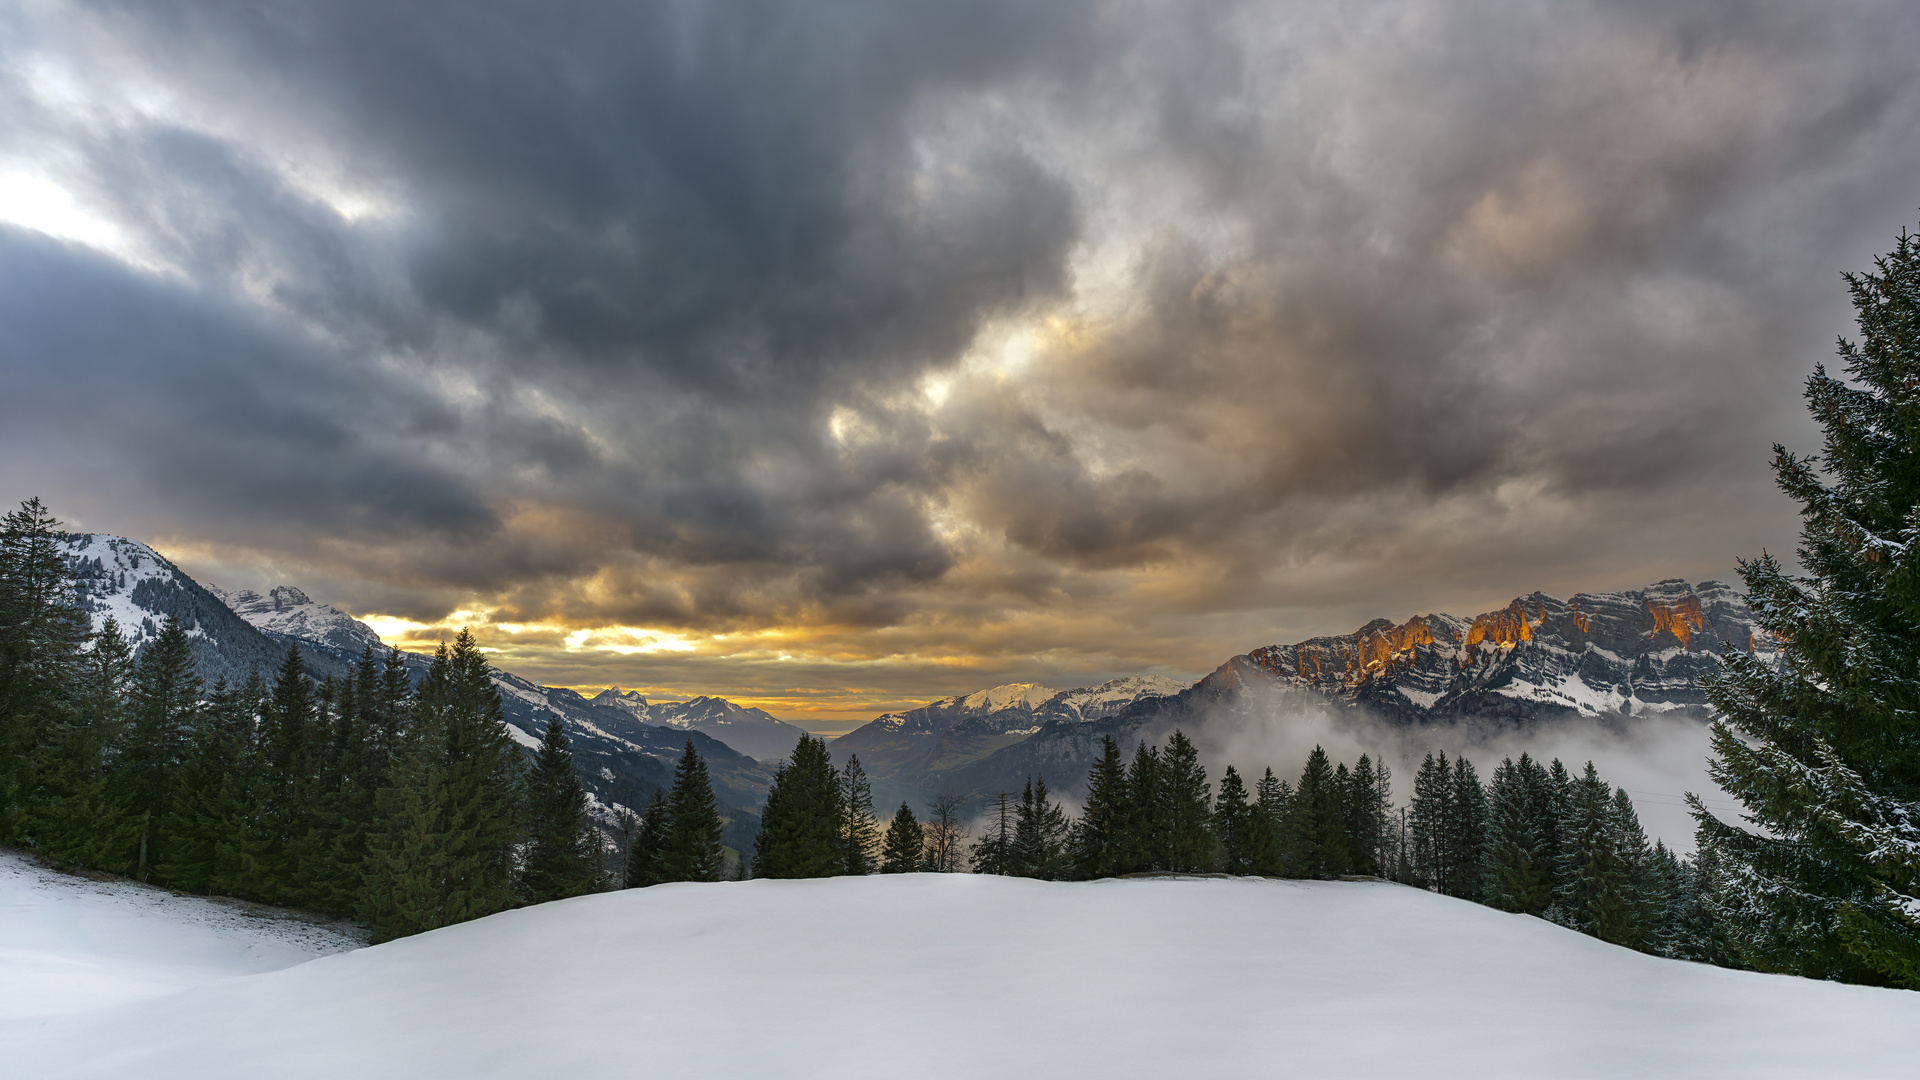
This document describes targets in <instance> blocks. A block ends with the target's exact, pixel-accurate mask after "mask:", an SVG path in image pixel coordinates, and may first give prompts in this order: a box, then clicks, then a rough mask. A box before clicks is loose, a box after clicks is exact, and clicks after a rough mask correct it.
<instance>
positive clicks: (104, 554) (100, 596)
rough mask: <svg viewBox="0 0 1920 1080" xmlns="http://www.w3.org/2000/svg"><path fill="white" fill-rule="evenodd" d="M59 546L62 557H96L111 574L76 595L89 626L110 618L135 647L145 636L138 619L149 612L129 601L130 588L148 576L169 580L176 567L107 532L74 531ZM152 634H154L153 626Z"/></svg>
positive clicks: (197, 632) (135, 542)
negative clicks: (88, 620)
mask: <svg viewBox="0 0 1920 1080" xmlns="http://www.w3.org/2000/svg"><path fill="white" fill-rule="evenodd" d="M60 546H61V554H62V555H64V556H65V557H66V558H68V559H70V560H72V561H74V562H88V561H90V560H95V559H97V560H99V562H100V567H101V569H102V570H104V571H106V572H107V573H108V574H110V575H112V580H110V581H106V582H96V583H95V587H94V588H92V589H89V590H88V591H87V592H86V593H85V594H84V595H82V596H81V598H80V600H81V606H82V607H84V608H86V610H87V614H88V617H89V618H90V619H91V620H92V629H94V630H99V629H100V627H101V626H102V625H104V624H105V623H106V621H107V619H108V617H112V619H113V621H114V622H115V623H116V624H117V625H118V626H119V627H120V634H121V636H122V637H125V638H126V639H127V643H128V644H129V645H131V646H133V647H135V648H138V647H139V646H140V645H141V644H142V642H144V641H145V640H146V638H147V637H148V635H147V634H146V633H145V632H144V631H143V630H142V628H141V623H142V620H145V619H150V618H152V613H151V612H149V611H147V610H146V609H145V608H142V607H141V606H139V605H138V604H135V603H134V602H133V590H134V589H135V588H136V587H137V586H139V584H140V583H141V582H142V581H146V580H148V579H151V578H158V579H160V580H161V581H163V582H165V581H171V580H172V579H173V578H174V576H175V575H180V571H179V568H178V567H175V566H174V565H173V564H172V563H170V562H168V561H167V560H166V558H165V557H163V556H162V555H161V554H160V553H159V552H157V551H155V550H153V549H152V548H150V547H148V546H147V545H145V544H143V543H141V542H139V541H138V540H128V539H127V538H126V537H123V536H113V535H110V534H108V533H75V534H73V535H70V536H67V537H65V538H64V539H63V540H62V541H61V544H60ZM180 576H185V575H180ZM155 633H158V628H157V627H156V628H155ZM202 633H204V631H202V630H199V629H194V630H189V631H187V636H188V637H199V636H200V635H201V634H202Z"/></svg>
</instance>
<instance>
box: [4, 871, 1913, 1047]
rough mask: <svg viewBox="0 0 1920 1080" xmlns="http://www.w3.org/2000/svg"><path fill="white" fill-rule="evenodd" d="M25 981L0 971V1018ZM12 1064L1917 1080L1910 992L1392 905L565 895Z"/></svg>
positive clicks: (663, 889) (15, 1039)
mask: <svg viewBox="0 0 1920 1080" xmlns="http://www.w3.org/2000/svg"><path fill="white" fill-rule="evenodd" d="M80 929H81V930H82V931H84V927H81V928H80ZM149 932H150V934H151V936H152V937H154V938H155V939H157V940H164V939H166V938H167V937H168V936H169V935H171V934H173V933H174V932H175V929H174V928H173V927H172V926H170V925H169V924H168V923H167V922H165V921H164V920H162V919H155V920H154V921H153V923H152V924H151V925H150V931H149ZM78 936H79V934H71V935H69V939H70V940H71V939H73V938H76V937H78ZM35 979H36V976H35V975H34V974H33V973H31V972H23V971H21V970H20V969H18V968H15V967H4V968H0V981H4V982H5V983H9V984H10V985H11V987H12V989H11V991H10V992H11V993H12V994H13V995H14V996H16V997H25V996H30V995H31V994H32V992H33V985H34V982H35ZM0 1046H4V1047H5V1048H6V1049H5V1067H6V1069H7V1072H8V1074H9V1075H13V1076H21V1077H35V1078H36V1080H58V1078H65V1077H114V1078H116V1080H118V1078H122V1077H128V1076H140V1077H153V1078H158V1080H169V1078H176V1077H177V1078H181V1080H186V1078H193V1080H202V1078H206V1080H219V1078H239V1077H246V1078H249V1080H252V1078H257V1077H276V1078H279V1077H286V1078H301V1077H329V1078H331V1077H342V1076H351V1077H357V1078H363V1080H373V1078H384V1077H407V1078H413V1077H421V1076H461V1077H476V1078H483V1077H514V1078H523V1077H549V1076H552V1077H571V1076H632V1075H649V1076H663V1077H676V1078H697V1077H726V1078H736V1077H833V1078H836V1080H838V1078H859V1077H875V1078H879V1077H887V1078H892V1077H899V1076H913V1077H920V1078H942V1077H955V1078H965V1080H978V1078H980V1077H1001V1076H1038V1077H1083V1076H1084V1077H1094V1076H1097V1077H1154V1078H1162V1077H1187V1076H1194V1077H1215V1076H1220V1077H1226V1076H1244V1077H1268V1076H1274V1077H1279V1076H1300V1077H1340V1078H1372V1077H1380V1078H1389V1077H1390V1078H1393V1080H1402V1078H1405V1077H1423V1078H1429V1077H1461V1078H1471V1080H1504V1078H1509V1077H1512V1078H1527V1080H1533V1078H1536V1077H1555V1078H1580V1077H1596V1078H1598V1077H1605V1078H1608V1080H1614V1078H1620V1077H1633V1078H1636V1080H1644V1078H1665V1077H1674V1078H1682V1077H1684V1078H1687V1080H1715V1078H1721V1077H1726V1078H1738V1080H1765V1078H1776V1077H1777V1078H1787V1077H1792V1078H1795V1080H1808V1078H1822V1077H1836V1078H1837V1077H1847V1078H1866V1077H1899V1076H1910V1075H1912V1072H1913V1065H1914V1061H1915V1060H1916V1057H1915V1055H1916V1054H1920V994H1915V993H1911V992H1905V991H1895V990H1876V989H1869V988H1863V987H1854V986H1840V985H1836V984H1832V983H1821V982H1813V981H1809V980H1803V979H1795V978H1791V977H1787V976H1778V975H1758V974H1753V973H1748V972H1736V971H1728V970H1724V969H1720V968H1711V967H1704V966H1700V965H1694V964H1685V963H1680V962H1677V961H1672V960H1662V959H1657V958H1654V957H1650V956H1645V955H1642V954H1640V953H1635V952H1630V951H1628V950H1625V949H1621V948H1617V947H1614V946H1610V945H1605V944H1602V943H1600V942H1598V941H1596V940H1594V939H1592V938H1587V937H1583V936H1581V935H1578V934H1575V933H1573V932H1571V931H1568V930H1563V929H1560V928H1559V927H1556V926H1553V925H1551V924H1548V923H1545V922H1542V921H1540V920H1538V919H1533V918H1529V917H1526V916H1521V915H1508V914H1504V913H1501V912H1498V911H1494V910H1492V909H1490V908H1485V907H1480V906H1478V905H1475V904H1470V903H1466V902H1464V901H1458V900H1449V899H1446V898H1443V897H1440V896H1437V895H1435V894H1432V893H1425V892H1420V891H1417V890H1414V889H1411V888H1407V887H1404V886H1397V885H1387V884H1376V883H1362V882H1287V881H1262V880H1254V879H1236V880H1224V879H1211V880H1208V879H1184V880H1128V881H1098V882H1084V883H1072V884H1065V883H1047V882H1036V881H1025V880H1018V879H1010V878H990V877H975V876H970V875H923V874H911V875H900V876H890V877H871V878H834V879H827V880H816V881H751V882H739V883H722V884H713V885H697V884H681V885H663V886H656V887H655V888H652V889H644V890H637V891H629V892H622V893H611V894H601V895H597V896H588V897H582V898H579V899H575V900H567V901H562V902H559V903H553V904H545V905H541V906H539V907H534V908H527V909H523V910H519V911H512V912H507V913H505V914H502V915H496V916H493V917H491V918H487V919H482V920H480V921H478V922H472V923H467V924H465V925H461V926H455V927H451V928H448V929H445V930H438V931H435V932H433V933H430V934H424V935H421V936H420V937H416V938H409V939H405V940H401V941H396V942H392V943H389V944H386V945H379V946H375V947H373V948H368V949H361V950H359V951H357V952H351V953H346V954H343V955H337V956H327V957H323V958H321V959H318V960H314V961H312V962H310V963H306V964H302V965H299V966H297V967H292V968H289V969H286V970H282V971H274V972H269V973H265V974H258V975H249V976H245V977H240V978H231V979H226V980H223V981H217V982H211V983H205V984H203V985H200V986H197V987H195V988H193V989H190V990H186V991H183V992H179V993H174V994H171V995H168V996H164V997H156V998H152V999H149V1000H145V1001H138V1002H134V1003H132V1004H126V1005H121V1006H119V1007H105V1008H99V1009H95V1010H90V1011H85V1012H70V1013H68V1014H66V1015H59V1016H51V1017H38V1018H33V1019H24V1020H23V1019H18V1018H9V1019H6V1020H0Z"/></svg>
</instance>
